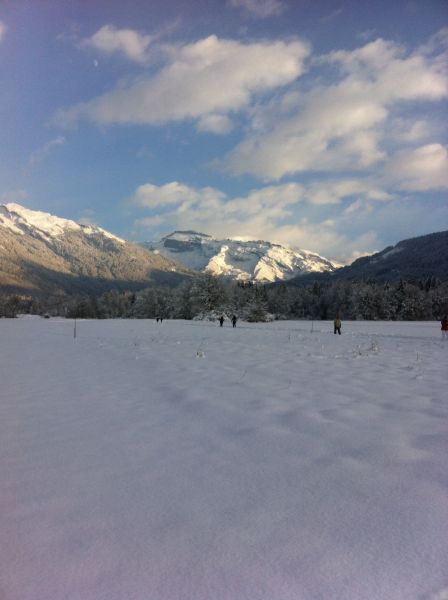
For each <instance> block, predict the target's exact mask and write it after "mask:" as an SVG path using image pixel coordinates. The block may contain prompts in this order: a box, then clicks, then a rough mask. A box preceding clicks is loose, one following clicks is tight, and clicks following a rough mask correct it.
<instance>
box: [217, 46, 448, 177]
mask: <svg viewBox="0 0 448 600" xmlns="http://www.w3.org/2000/svg"><path fill="white" fill-rule="evenodd" d="M315 65H316V68H318V67H319V66H324V67H326V68H328V67H333V68H335V73H334V76H335V78H336V80H335V81H334V82H333V83H331V84H329V85H321V84H319V83H316V85H314V86H312V87H311V89H310V90H309V91H307V92H305V93H303V94H301V95H297V94H291V99H290V100H289V101H288V111H285V112H284V113H283V114H282V113H281V112H280V111H277V113H276V115H275V118H272V117H271V116H270V113H271V112H272V110H271V108H270V107H268V108H267V112H266V113H265V115H263V114H262V113H263V107H261V108H259V109H258V113H257V115H256V117H257V118H256V120H255V121H254V124H253V130H252V132H251V133H249V134H248V135H247V137H246V138H245V139H244V140H243V141H242V142H240V144H238V145H237V146H236V147H235V148H234V149H233V150H232V151H231V152H230V153H229V155H228V156H227V158H226V159H225V160H224V161H223V164H224V166H225V169H226V170H227V172H229V173H231V174H233V175H242V174H251V175H253V176H255V177H257V178H259V179H263V180H277V179H280V178H282V177H284V176H286V175H292V174H295V173H300V172H304V171H337V170H347V169H351V170H353V169H365V168H368V167H370V166H372V165H376V164H378V163H379V162H381V161H382V160H383V159H384V158H386V156H387V154H386V152H385V150H384V149H383V148H382V147H381V140H382V137H383V136H384V135H385V131H386V129H387V122H388V120H389V118H390V116H391V113H392V110H393V109H396V108H397V107H398V106H399V105H401V104H403V103H404V102H410V101H412V102H424V101H426V102H428V101H430V102H433V101H437V100H441V99H443V98H446V97H447V96H448V82H447V78H446V76H445V73H444V68H443V66H442V63H441V62H440V61H439V57H438V56H436V57H433V58H432V59H431V58H430V57H428V56H425V55H423V54H410V55H406V53H405V50H404V49H403V48H402V47H401V46H399V45H397V44H394V43H392V42H387V41H384V40H382V39H379V40H376V41H374V42H371V43H369V44H367V45H365V46H363V47H362V48H359V49H356V50H353V51H351V52H348V51H335V52H331V53H330V54H328V55H326V56H324V57H321V58H320V59H319V60H318V61H316V62H315ZM285 102H286V100H285ZM260 113H261V114H260ZM260 122H261V123H262V124H263V126H262V128H261V129H260V127H259V123H260Z"/></svg>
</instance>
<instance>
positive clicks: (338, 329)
mask: <svg viewBox="0 0 448 600" xmlns="http://www.w3.org/2000/svg"><path fill="white" fill-rule="evenodd" d="M341 327H342V322H341V319H340V317H339V315H336V319H335V320H334V334H335V335H336V334H337V333H339V335H341Z"/></svg>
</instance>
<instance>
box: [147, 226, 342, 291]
mask: <svg viewBox="0 0 448 600" xmlns="http://www.w3.org/2000/svg"><path fill="white" fill-rule="evenodd" d="M142 245H143V246H144V247H145V248H150V249H151V250H153V251H155V252H158V253H160V254H161V255H163V256H165V257H168V258H170V259H172V260H175V261H176V262H178V263H179V264H181V265H184V266H185V267H188V268H190V269H195V270H197V271H207V272H209V273H212V274H214V275H223V276H226V277H228V278H230V279H235V280H252V281H259V282H274V281H284V280H286V279H290V278H292V277H295V276H297V275H300V274H303V273H309V272H323V271H333V270H334V269H335V266H334V265H333V263H332V262H331V261H329V260H328V259H326V258H324V257H322V256H319V255H318V254H315V253H312V252H308V251H307V250H300V249H297V248H286V247H284V246H280V245H278V244H272V243H270V242H265V241H240V240H232V239H226V240H218V239H215V238H213V237H211V236H209V235H206V234H204V233H198V232H195V231H175V232H174V233H172V234H170V235H167V236H165V237H164V238H162V239H161V240H160V241H159V242H147V243H144V244H142Z"/></svg>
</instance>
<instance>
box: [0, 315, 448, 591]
mask: <svg viewBox="0 0 448 600" xmlns="http://www.w3.org/2000/svg"><path fill="white" fill-rule="evenodd" d="M310 327H311V324H310V323H309V322H278V323H272V324H263V325H261V324H259V325H248V324H243V323H238V327H237V328H236V329H235V330H234V329H232V328H231V327H229V325H228V323H227V324H225V326H224V328H222V329H220V328H219V327H217V326H216V325H214V324H210V323H194V322H184V321H165V322H164V323H163V324H162V325H160V324H156V323H155V322H153V321H120V320H117V321H80V322H78V326H77V338H76V339H74V338H73V322H71V321H66V320H58V319H50V320H44V319H39V318H22V319H16V320H5V319H3V320H0V385H1V388H0V394H1V400H0V598H1V600H62V599H64V600H243V599H244V600H302V599H304V600H308V599H309V600H333V599H334V600H336V599H337V600H370V599H378V600H379V599H382V600H383V599H384V600H395V599H406V600H411V599H417V600H429V599H434V600H436V599H437V600H442V599H446V598H448V468H447V467H448V460H447V450H448V441H447V440H448V419H447V417H448V408H447V400H446V396H445V395H444V391H445V390H446V388H447V375H446V373H447V359H448V342H446V343H445V344H443V343H442V342H441V341H440V331H439V325H438V324H437V323H371V322H356V323H352V322H350V323H349V322H345V323H343V335H342V336H340V337H339V336H335V335H333V332H332V329H331V324H330V323H325V322H318V323H317V324H315V327H314V332H312V333H311V331H310Z"/></svg>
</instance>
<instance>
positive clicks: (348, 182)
mask: <svg viewBox="0 0 448 600" xmlns="http://www.w3.org/2000/svg"><path fill="white" fill-rule="evenodd" d="M305 197H306V200H307V201H308V202H310V203H312V204H319V205H321V204H339V203H340V202H341V201H342V200H345V199H348V198H357V202H358V203H359V205H361V204H365V202H366V201H386V200H392V198H393V196H392V195H391V194H389V193H388V192H386V191H385V190H383V189H381V188H380V187H379V186H377V185H375V184H374V183H373V182H372V181H370V180H369V179H364V180H363V179H341V180H338V181H326V182H320V181H319V182H315V183H311V184H310V185H309V186H308V188H307V191H306V194H305Z"/></svg>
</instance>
